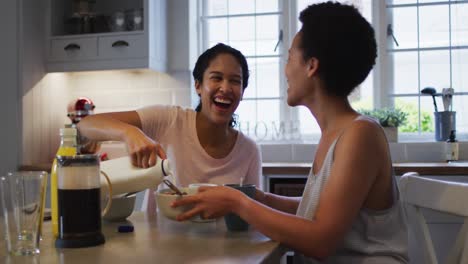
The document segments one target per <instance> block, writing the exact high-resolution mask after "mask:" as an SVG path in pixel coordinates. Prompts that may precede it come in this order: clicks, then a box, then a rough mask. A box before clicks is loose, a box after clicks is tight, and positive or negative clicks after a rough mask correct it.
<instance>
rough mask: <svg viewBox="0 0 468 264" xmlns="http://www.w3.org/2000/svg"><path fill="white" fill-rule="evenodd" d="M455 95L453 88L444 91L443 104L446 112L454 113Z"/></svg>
mask: <svg viewBox="0 0 468 264" xmlns="http://www.w3.org/2000/svg"><path fill="white" fill-rule="evenodd" d="M453 93H454V89H453V88H443V89H442V103H443V104H444V111H452V97H453Z"/></svg>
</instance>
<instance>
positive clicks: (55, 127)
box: [22, 70, 190, 164]
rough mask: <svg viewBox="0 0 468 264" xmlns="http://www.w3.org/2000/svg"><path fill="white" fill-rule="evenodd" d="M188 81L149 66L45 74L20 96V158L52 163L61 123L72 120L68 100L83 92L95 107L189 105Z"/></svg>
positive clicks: (100, 109) (103, 109) (102, 109)
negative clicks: (153, 69)
mask: <svg viewBox="0 0 468 264" xmlns="http://www.w3.org/2000/svg"><path fill="white" fill-rule="evenodd" d="M189 89H190V87H188V86H187V85H186V84H185V83H183V82H180V81H178V80H176V79H175V78H173V77H171V76H169V75H168V74H165V73H158V72H154V71H150V70H139V71H96V72H79V73H52V74H47V75H46V76H45V77H44V78H43V79H42V80H41V81H40V82H39V83H37V85H35V86H34V87H33V88H32V89H31V90H29V92H28V93H27V94H25V95H24V96H23V127H24V133H23V141H24V142H25V144H24V147H23V150H22V151H23V161H22V164H38V163H50V162H51V160H52V159H53V157H54V155H55V152H56V150H57V148H58V145H59V140H60V138H59V135H58V132H59V129H60V127H63V125H64V124H67V123H70V120H69V119H68V118H67V105H68V104H69V103H70V102H72V101H73V100H74V99H76V98H78V97H80V96H85V97H88V98H90V99H91V100H93V102H94V104H95V105H96V109H95V113H102V112H110V111H126V110H134V109H136V108H139V107H143V106H146V105H151V104H170V105H180V106H184V107H190V91H189Z"/></svg>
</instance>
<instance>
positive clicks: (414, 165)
mask: <svg viewBox="0 0 468 264" xmlns="http://www.w3.org/2000/svg"><path fill="white" fill-rule="evenodd" d="M262 166H263V174H264V175H265V174H305V175H307V174H309V171H310V168H311V166H312V163H297V162H296V163H293V162H265V163H263V165H262ZM393 167H394V168H395V173H396V175H402V174H403V173H405V172H409V171H416V172H418V173H419V174H420V175H468V161H456V162H450V163H448V162H403V163H394V164H393ZM50 168H51V164H47V163H44V164H37V165H22V166H20V168H19V169H20V170H43V171H47V172H50Z"/></svg>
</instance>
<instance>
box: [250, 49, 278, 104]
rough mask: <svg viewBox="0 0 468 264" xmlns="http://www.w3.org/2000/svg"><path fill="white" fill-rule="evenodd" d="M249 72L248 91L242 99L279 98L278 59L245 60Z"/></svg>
mask: <svg viewBox="0 0 468 264" xmlns="http://www.w3.org/2000/svg"><path fill="white" fill-rule="evenodd" d="M247 62H248V64H249V70H250V79H249V86H248V89H246V90H245V93H244V98H256V97H279V96H280V84H279V80H280V78H279V76H280V74H282V73H280V69H279V58H252V59H248V60H247Z"/></svg>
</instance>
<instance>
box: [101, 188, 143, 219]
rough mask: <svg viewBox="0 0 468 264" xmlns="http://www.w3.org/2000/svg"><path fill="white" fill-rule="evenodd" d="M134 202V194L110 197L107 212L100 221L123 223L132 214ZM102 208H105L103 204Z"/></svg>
mask: <svg viewBox="0 0 468 264" xmlns="http://www.w3.org/2000/svg"><path fill="white" fill-rule="evenodd" d="M135 200H136V194H133V195H130V196H115V197H112V204H111V206H110V208H109V211H107V212H106V214H104V215H103V216H102V219H103V220H106V221H124V220H125V219H127V217H129V216H130V215H131V214H132V213H133V209H134V207H135ZM103 206H105V203H103Z"/></svg>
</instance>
